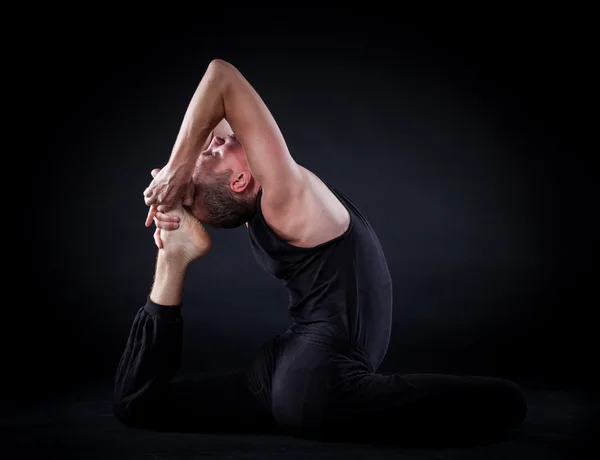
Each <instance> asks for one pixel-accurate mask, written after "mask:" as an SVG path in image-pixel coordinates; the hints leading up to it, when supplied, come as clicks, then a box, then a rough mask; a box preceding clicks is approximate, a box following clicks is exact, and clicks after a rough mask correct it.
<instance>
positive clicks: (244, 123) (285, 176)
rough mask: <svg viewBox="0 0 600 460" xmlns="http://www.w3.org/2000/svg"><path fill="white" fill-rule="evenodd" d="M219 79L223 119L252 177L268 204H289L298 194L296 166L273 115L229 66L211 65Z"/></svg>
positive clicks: (298, 173)
mask: <svg viewBox="0 0 600 460" xmlns="http://www.w3.org/2000/svg"><path fill="white" fill-rule="evenodd" d="M211 66H213V67H214V68H215V69H216V70H215V71H216V72H219V73H220V76H221V78H225V79H226V84H225V86H224V91H223V105H224V112H225V119H226V120H227V122H229V124H230V125H231V129H233V132H234V133H235V135H236V137H237V138H238V139H239V140H240V142H241V143H242V145H243V146H244V149H245V151H246V157H247V159H248V164H249V167H250V171H251V172H252V175H253V176H254V177H255V178H256V180H257V181H258V182H259V183H260V184H261V186H262V188H263V197H265V198H267V199H268V200H269V201H271V200H273V201H282V202H283V201H288V199H289V198H290V197H292V196H293V195H294V194H295V193H297V192H298V191H299V190H301V187H302V178H303V175H302V174H301V171H300V167H299V165H298V164H297V163H296V162H295V161H294V159H293V158H292V156H291V154H290V152H289V150H288V147H287V144H286V142H285V139H284V138H283V134H282V133H281V130H280V129H279V126H278V125H277V123H276V121H275V119H274V117H273V115H272V114H271V112H270V111H269V109H268V108H267V106H266V104H265V103H264V102H263V100H262V99H261V97H260V96H259V95H258V93H257V92H256V91H255V89H254V88H253V87H252V86H251V85H250V83H249V82H248V81H247V80H246V78H245V77H244V76H243V75H242V74H241V73H240V72H239V71H238V70H237V69H236V68H235V67H234V66H233V65H231V64H229V63H227V62H225V61H221V60H218V59H217V60H214V61H212V62H211Z"/></svg>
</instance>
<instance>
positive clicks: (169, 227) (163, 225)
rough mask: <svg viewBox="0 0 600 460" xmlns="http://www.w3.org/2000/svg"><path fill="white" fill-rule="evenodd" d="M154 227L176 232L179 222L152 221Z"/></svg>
mask: <svg viewBox="0 0 600 460" xmlns="http://www.w3.org/2000/svg"><path fill="white" fill-rule="evenodd" d="M154 225H156V227H157V228H160V229H163V230H176V229H178V228H179V222H163V221H162V220H157V219H154Z"/></svg>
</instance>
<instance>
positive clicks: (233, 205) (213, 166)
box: [190, 135, 260, 228]
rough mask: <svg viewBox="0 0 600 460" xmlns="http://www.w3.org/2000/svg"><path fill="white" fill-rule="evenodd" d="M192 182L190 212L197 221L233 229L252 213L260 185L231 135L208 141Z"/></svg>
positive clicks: (240, 145) (216, 137) (240, 147)
mask: <svg viewBox="0 0 600 460" xmlns="http://www.w3.org/2000/svg"><path fill="white" fill-rule="evenodd" d="M192 180H193V182H194V185H195V188H196V192H195V197H194V204H193V205H192V206H190V211H191V212H192V214H193V215H194V216H195V217H196V218H197V219H199V220H200V221H202V222H204V223H206V224H208V225H210V226H212V227H217V228H235V227H239V226H241V225H244V224H245V223H246V222H248V221H249V220H250V219H251V218H252V217H253V216H254V214H255V213H256V196H257V193H258V190H259V188H260V185H259V184H258V183H257V182H256V180H255V179H254V178H253V177H252V174H251V173H250V168H249V166H248V160H247V159H246V152H245V151H244V147H243V146H242V144H241V143H240V142H239V141H238V140H237V139H236V137H235V136H234V135H230V136H226V137H218V136H215V137H214V138H213V139H212V141H211V143H210V145H209V146H208V148H207V149H206V150H204V151H203V152H201V154H200V156H199V157H198V161H197V163H196V168H195V170H194V174H193V178H192Z"/></svg>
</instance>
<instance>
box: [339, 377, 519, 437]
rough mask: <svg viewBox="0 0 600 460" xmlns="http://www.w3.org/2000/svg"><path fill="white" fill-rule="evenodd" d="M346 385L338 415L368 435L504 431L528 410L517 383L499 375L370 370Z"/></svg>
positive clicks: (459, 434)
mask: <svg viewBox="0 0 600 460" xmlns="http://www.w3.org/2000/svg"><path fill="white" fill-rule="evenodd" d="M349 390H351V391H350V392H347V393H345V394H344V395H343V396H342V397H341V398H340V399H338V400H337V402H338V404H336V410H335V411H334V412H335V415H336V418H337V420H339V421H342V422H343V423H344V424H345V425H347V426H349V427H352V431H354V432H356V431H358V432H359V433H362V434H364V435H365V436H367V437H373V436H375V437H387V436H392V437H393V438H394V439H396V440H415V439H426V440H434V439H438V440H441V439H450V438H452V439H478V438H482V437H489V436H496V435H498V436H502V435H504V434H506V433H508V432H509V431H511V430H513V429H514V428H516V427H518V426H519V425H520V424H521V423H522V422H523V420H524V418H525V415H526V412H527V406H526V402H525V398H524V395H523V392H522V391H521V389H520V388H519V387H518V386H517V385H516V384H515V383H513V382H511V381H509V380H505V379H499V378H489V377H472V376H453V375H437V374H422V375H419V374H412V375H410V374H409V375H389V376H384V375H377V374H368V375H364V376H363V377H362V378H361V379H359V380H357V381H356V383H355V384H354V385H353V387H352V388H351V389H350V388H349ZM344 420H346V421H348V422H349V423H346V422H344Z"/></svg>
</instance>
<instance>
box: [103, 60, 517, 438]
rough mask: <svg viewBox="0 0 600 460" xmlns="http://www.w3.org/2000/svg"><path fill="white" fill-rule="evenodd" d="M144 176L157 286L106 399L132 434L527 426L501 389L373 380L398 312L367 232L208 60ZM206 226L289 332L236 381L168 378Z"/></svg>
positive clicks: (414, 378) (460, 381)
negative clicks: (288, 320) (274, 301)
mask: <svg viewBox="0 0 600 460" xmlns="http://www.w3.org/2000/svg"><path fill="white" fill-rule="evenodd" d="M233 133H235V135H234V134H233ZM152 175H153V180H152V182H151V183H150V186H149V187H148V188H147V189H146V190H145V191H144V197H145V203H146V204H147V205H149V206H150V209H149V213H148V218H147V220H146V225H147V226H149V225H150V224H151V223H152V222H153V221H154V223H155V225H156V227H157V228H156V231H155V235H154V237H155V242H156V245H157V246H158V248H159V251H158V258H157V263H156V275H155V279H154V285H153V287H152V290H151V293H150V295H149V298H148V299H147V303H146V304H145V306H144V307H142V308H140V309H139V310H138V312H137V315H136V317H135V319H134V324H133V327H132V328H131V334H130V337H129V340H128V341H127V346H126V349H125V351H124V353H123V356H122V358H121V361H120V363H119V367H118V370H117V376H116V384H115V393H114V398H115V405H114V413H115V415H116V416H117V417H118V418H119V419H120V420H121V421H122V422H123V423H125V424H126V425H129V426H138V427H147V428H152V429H161V430H182V431H188V430H193V431H199V430H212V429H242V430H249V429H252V428H257V427H259V426H260V427H269V428H270V427H277V428H278V429H280V430H282V431H283V432H285V433H290V434H299V435H303V436H325V437H338V436H339V435H342V436H343V435H344V434H345V435H349V436H353V437H354V438H355V439H356V436H357V435H361V436H362V435H364V436H365V437H370V436H372V435H375V436H387V435H392V436H393V437H394V438H395V439H398V438H404V439H406V438H407V437H412V436H415V435H419V434H423V435H426V436H427V437H438V436H443V435H474V434H475V433H478V434H480V433H481V434H483V433H485V434H490V433H505V432H508V431H509V430H511V429H513V428H515V427H517V426H518V425H519V424H520V423H521V422H522V421H523V419H524V417H525V413H526V405H525V401H524V398H523V394H522V392H521V391H520V389H519V388H518V386H517V385H516V384H514V383H512V382H510V381H506V380H503V379H495V378H487V377H470V376H469V377H467V376H462V377H459V376H452V375H399V374H395V375H382V374H377V373H376V371H377V369H378V367H379V365H380V364H381V362H382V360H383V358H384V356H385V353H386V351H387V347H388V344H389V339H390V327H391V316H392V283H391V278H390V274H389V271H388V267H387V263H386V260H385V256H384V253H383V250H382V248H381V245H380V243H379V241H378V239H377V236H376V234H375V232H374V230H373V228H372V227H371V226H370V225H369V223H368V221H367V219H366V218H365V217H364V216H363V215H362V214H361V212H360V211H359V210H358V209H357V208H356V206H354V205H353V203H352V202H351V201H350V199H348V197H346V196H345V195H344V194H343V193H341V192H340V191H339V190H337V189H335V188H333V187H331V186H329V184H326V183H324V182H323V181H322V180H321V179H319V177H317V176H316V175H315V174H313V173H312V172H310V171H308V170H307V169H306V168H303V167H302V166H300V165H299V164H298V163H296V162H295V161H294V159H293V158H292V156H291V155H290V152H289V151H288V148H287V146H286V143H285V141H284V138H283V136H282V134H281V132H280V130H279V128H278V126H277V124H276V122H275V120H274V119H273V117H272V115H271V113H270V112H269V110H268V109H267V107H266V105H265V104H264V102H263V101H262V100H261V98H260V97H259V95H258V94H257V93H256V91H255V90H254V89H253V88H252V86H251V85H250V84H249V83H248V81H247V80H246V79H245V78H244V77H243V76H242V74H241V73H240V72H239V71H238V70H237V69H236V68H235V67H233V66H232V65H231V64H229V63H226V62H224V61H222V60H214V61H212V62H211V63H210V64H209V66H208V68H207V70H206V72H205V74H204V76H203V78H202V79H201V81H200V84H199V86H198V88H197V90H196V92H195V94H194V95H193V98H192V100H191V102H190V104H189V107H188V109H187V111H186V114H185V116H184V119H183V123H182V126H181V130H180V132H179V134H178V137H177V139H176V142H175V145H174V148H173V151H172V154H171V157H170V158H169V161H168V163H167V164H166V165H165V167H163V168H162V169H160V170H158V169H156V170H154V171H153V172H152ZM200 222H203V223H206V224H208V225H211V226H213V227H217V228H234V227H238V226H241V225H243V224H245V225H246V226H247V227H248V233H249V238H250V243H251V246H252V250H253V252H254V255H255V258H256V260H257V262H258V263H259V265H261V266H262V267H263V268H264V269H265V270H266V271H268V272H269V273H270V274H272V275H273V276H274V277H275V278H277V279H279V280H281V281H282V282H283V283H284V285H285V286H286V287H287V288H288V290H289V295H290V304H289V311H290V314H291V316H292V319H293V322H292V325H291V326H290V327H289V328H288V330H286V331H285V332H283V334H281V335H279V336H277V337H275V338H274V339H273V340H271V341H270V342H267V343H266V344H265V345H264V346H263V348H262V349H261V350H260V351H259V352H258V354H257V357H256V359H255V360H254V361H253V362H252V363H250V365H249V366H248V367H247V368H246V369H242V370H240V372H239V373H236V374H234V375H228V376H214V377H212V378H207V379H204V380H197V381H187V382H174V381H173V377H174V375H175V373H176V372H177V370H178V369H179V365H180V354H181V342H182V332H181V330H182V327H181V324H182V323H181V322H182V316H181V312H182V306H181V295H182V289H183V284H184V278H185V274H186V272H187V268H188V267H189V265H190V264H191V263H192V262H193V261H195V260H197V259H198V258H201V257H202V255H204V254H205V253H206V252H207V251H208V250H209V249H210V247H211V242H210V238H209V236H208V234H207V232H206V231H205V229H204V227H203V226H202V224H201V223H200ZM199 308H201V306H200V307H199ZM207 308H214V306H207Z"/></svg>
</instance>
